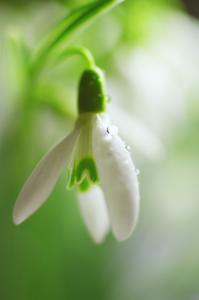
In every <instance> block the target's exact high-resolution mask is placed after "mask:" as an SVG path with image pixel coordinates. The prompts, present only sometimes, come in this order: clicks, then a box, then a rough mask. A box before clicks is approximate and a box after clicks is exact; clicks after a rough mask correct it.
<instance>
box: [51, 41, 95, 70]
mask: <svg viewBox="0 0 199 300" xmlns="http://www.w3.org/2000/svg"><path fill="white" fill-rule="evenodd" d="M76 54H78V55H81V56H82V57H83V58H84V59H85V62H86V64H87V66H88V68H89V69H92V68H93V67H94V66H95V60H94V58H93V56H92V54H91V52H90V51H89V50H88V49H87V48H86V47H83V46H76V47H72V48H68V49H66V50H64V51H63V52H62V53H60V55H59V56H58V57H57V59H56V60H55V61H54V62H53V64H57V63H59V62H61V61H62V60H63V59H65V58H66V57H68V56H71V55H76Z"/></svg>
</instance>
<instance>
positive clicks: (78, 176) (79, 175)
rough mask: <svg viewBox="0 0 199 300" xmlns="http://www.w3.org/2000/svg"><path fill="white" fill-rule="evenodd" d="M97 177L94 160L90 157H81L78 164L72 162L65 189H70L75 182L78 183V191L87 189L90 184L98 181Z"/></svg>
mask: <svg viewBox="0 0 199 300" xmlns="http://www.w3.org/2000/svg"><path fill="white" fill-rule="evenodd" d="M98 182H99V178H98V174H97V170H96V166H95V161H94V159H93V158H91V157H87V158H83V159H82V160H81V161H80V162H79V164H78V166H77V167H76V164H74V166H73V169H72V170H70V175H69V182H68V185H67V189H69V190H70V189H72V188H73V187H74V185H75V184H78V185H79V189H80V191H87V190H88V188H89V186H90V184H92V183H98Z"/></svg>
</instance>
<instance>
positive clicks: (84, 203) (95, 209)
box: [78, 185, 110, 244]
mask: <svg viewBox="0 0 199 300" xmlns="http://www.w3.org/2000/svg"><path fill="white" fill-rule="evenodd" d="M78 202H79V207H80V211H81V214H82V217H83V220H84V222H85V225H86V227H87V229H88V232H89V233H90V235H91V237H92V238H93V240H94V241H95V242H96V243H97V244H100V243H102V242H103V240H104V238H105V236H106V234H107V233H108V231H109V227H110V226H109V216H108V210H107V205H106V202H105V198H104V194H103V192H102V189H101V188H100V187H99V186H97V185H92V186H91V187H90V189H89V190H88V191H87V192H84V193H80V192H79V193H78Z"/></svg>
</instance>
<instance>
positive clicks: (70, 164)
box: [67, 163, 73, 171]
mask: <svg viewBox="0 0 199 300" xmlns="http://www.w3.org/2000/svg"><path fill="white" fill-rule="evenodd" d="M67 169H68V170H70V171H71V170H72V169H73V163H69V164H68V165H67Z"/></svg>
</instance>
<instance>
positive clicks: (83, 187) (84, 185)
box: [78, 177, 91, 193]
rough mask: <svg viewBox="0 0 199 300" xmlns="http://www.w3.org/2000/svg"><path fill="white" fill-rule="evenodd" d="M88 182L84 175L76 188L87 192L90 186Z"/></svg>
mask: <svg viewBox="0 0 199 300" xmlns="http://www.w3.org/2000/svg"><path fill="white" fill-rule="evenodd" d="M90 186H91V185H90V183H89V182H88V180H87V178H86V177H85V178H84V180H83V181H82V182H81V183H80V184H78V189H79V191H80V192H82V193H83V192H87V191H88V190H89V188H90Z"/></svg>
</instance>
